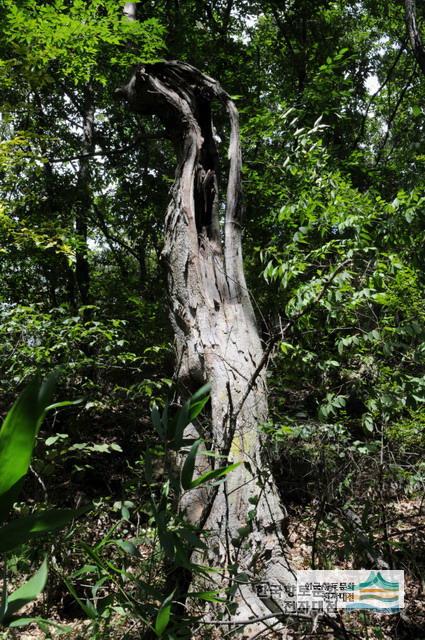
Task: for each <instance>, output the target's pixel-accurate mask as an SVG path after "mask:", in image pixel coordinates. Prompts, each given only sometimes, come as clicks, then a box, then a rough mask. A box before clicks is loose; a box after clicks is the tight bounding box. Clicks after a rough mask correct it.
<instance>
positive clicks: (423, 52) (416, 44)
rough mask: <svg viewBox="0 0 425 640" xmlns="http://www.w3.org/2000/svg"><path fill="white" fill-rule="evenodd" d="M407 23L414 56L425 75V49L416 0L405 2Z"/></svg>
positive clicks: (405, 0) (406, 0)
mask: <svg viewBox="0 0 425 640" xmlns="http://www.w3.org/2000/svg"><path fill="white" fill-rule="evenodd" d="M404 9H405V14H404V16H405V22H406V29H407V35H408V36H409V41H410V46H411V47H412V51H413V55H414V56H415V58H416V61H417V63H418V65H419V67H420V69H421V71H422V73H423V74H425V48H424V46H423V43H422V39H421V35H420V33H419V30H418V25H417V23H416V2H415V0H404Z"/></svg>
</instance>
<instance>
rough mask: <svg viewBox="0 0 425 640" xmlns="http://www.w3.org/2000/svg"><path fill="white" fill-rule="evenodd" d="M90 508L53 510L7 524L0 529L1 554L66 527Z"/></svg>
mask: <svg viewBox="0 0 425 640" xmlns="http://www.w3.org/2000/svg"><path fill="white" fill-rule="evenodd" d="M89 508H90V507H89V506H88V507H83V508H82V509H78V510H74V509H52V510H50V511H44V512H41V513H35V514H34V515H32V516H27V517H25V518H19V520H14V521H13V522H10V523H9V524H6V525H5V526H4V527H1V528H0V553H5V552H6V551H11V550H12V549H15V548H16V547H18V546H19V545H21V544H23V543H24V542H27V541H28V540H30V539H31V538H33V537H34V536H37V535H40V534H43V533H48V532H49V531H54V530H55V529H60V528H61V527H64V526H65V525H67V524H68V523H69V522H71V520H73V519H74V518H77V517H78V516H80V515H81V514H83V513H85V512H86V511H87V510H88V509H89Z"/></svg>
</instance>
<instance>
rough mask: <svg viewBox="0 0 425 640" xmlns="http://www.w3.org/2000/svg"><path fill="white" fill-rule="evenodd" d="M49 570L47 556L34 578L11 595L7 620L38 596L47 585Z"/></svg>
mask: <svg viewBox="0 0 425 640" xmlns="http://www.w3.org/2000/svg"><path fill="white" fill-rule="evenodd" d="M48 571H49V569H48V565H47V558H45V559H44V560H43V562H42V564H41V566H40V568H39V569H38V570H37V571H36V572H35V574H34V575H33V576H32V578H30V579H29V580H28V582H25V584H23V585H22V586H21V587H19V589H16V591H14V592H13V593H12V594H11V595H10V596H9V598H8V605H7V610H6V620H7V619H8V618H10V616H12V615H13V614H14V613H16V612H17V611H19V609H21V608H22V607H23V606H25V605H26V604H28V603H29V602H32V601H33V600H35V599H36V598H37V596H38V595H39V594H40V593H41V592H42V591H43V589H44V587H45V586H46V582H47V575H48Z"/></svg>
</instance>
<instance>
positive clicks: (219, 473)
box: [188, 462, 240, 489]
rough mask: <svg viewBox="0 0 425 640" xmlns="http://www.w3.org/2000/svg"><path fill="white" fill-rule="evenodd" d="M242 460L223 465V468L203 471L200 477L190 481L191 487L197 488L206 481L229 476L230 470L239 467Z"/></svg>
mask: <svg viewBox="0 0 425 640" xmlns="http://www.w3.org/2000/svg"><path fill="white" fill-rule="evenodd" d="M239 465H240V462H235V463H234V464H231V465H229V466H228V467H222V468H221V469H214V470H213V471H207V472H206V473H203V474H202V475H201V476H199V478H196V480H193V482H191V483H190V486H189V487H188V488H189V489H195V487H199V485H200V484H204V483H205V482H209V481H210V480H216V479H217V478H223V477H224V476H227V474H228V473H230V471H233V469H236V467H239Z"/></svg>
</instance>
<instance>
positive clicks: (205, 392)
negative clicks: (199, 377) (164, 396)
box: [190, 382, 211, 404]
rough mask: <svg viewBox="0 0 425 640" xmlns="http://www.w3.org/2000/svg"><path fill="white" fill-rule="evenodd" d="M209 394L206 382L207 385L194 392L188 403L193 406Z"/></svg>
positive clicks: (208, 385)
mask: <svg viewBox="0 0 425 640" xmlns="http://www.w3.org/2000/svg"><path fill="white" fill-rule="evenodd" d="M210 393H211V385H210V383H209V382H208V383H207V384H204V385H203V386H202V387H201V388H200V389H198V391H195V393H194V394H193V396H192V397H191V399H190V402H191V403H192V404H194V403H195V402H198V400H201V398H204V396H209V395H210Z"/></svg>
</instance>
